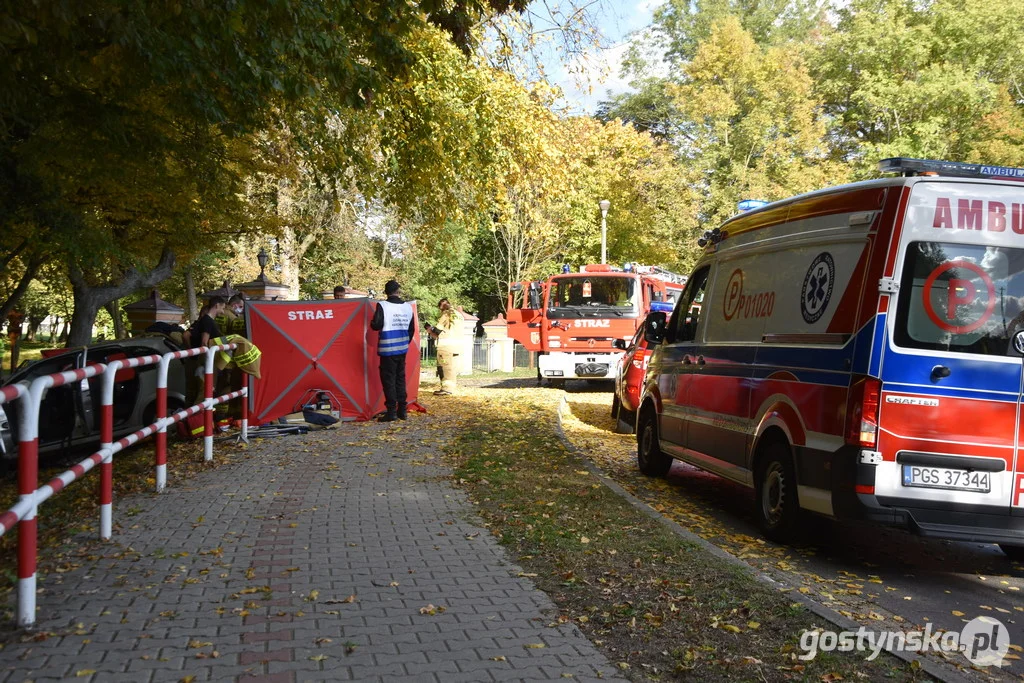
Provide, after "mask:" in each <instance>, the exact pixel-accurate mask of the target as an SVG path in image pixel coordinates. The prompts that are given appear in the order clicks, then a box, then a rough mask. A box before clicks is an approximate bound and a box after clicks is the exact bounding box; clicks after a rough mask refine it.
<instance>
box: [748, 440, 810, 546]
mask: <svg viewBox="0 0 1024 683" xmlns="http://www.w3.org/2000/svg"><path fill="white" fill-rule="evenodd" d="M756 481H757V488H756V495H755V507H756V514H757V523H758V526H760V527H761V532H762V533H763V534H764V535H765V536H766V537H768V538H769V539H771V540H773V541H779V542H787V541H791V540H793V539H794V538H795V537H796V534H797V530H798V528H799V525H800V502H799V501H798V500H797V494H796V472H795V470H794V469H793V460H792V457H791V456H790V452H789V448H788V447H787V446H786V444H784V443H780V442H778V441H776V442H773V443H770V444H768V445H767V446H766V447H765V450H764V454H763V455H762V456H761V460H760V464H759V466H758V468H757V480H756Z"/></svg>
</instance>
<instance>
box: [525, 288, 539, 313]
mask: <svg viewBox="0 0 1024 683" xmlns="http://www.w3.org/2000/svg"><path fill="white" fill-rule="evenodd" d="M527 298H528V299H529V301H530V308H532V309H534V310H537V309H538V308H540V285H539V284H538V283H536V282H531V283H530V291H529V292H528V294H527Z"/></svg>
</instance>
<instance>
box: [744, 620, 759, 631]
mask: <svg viewBox="0 0 1024 683" xmlns="http://www.w3.org/2000/svg"><path fill="white" fill-rule="evenodd" d="M747 628H749V629H751V630H752V631H756V630H757V629H759V628H761V624H760V623H759V622H756V621H748V622H747Z"/></svg>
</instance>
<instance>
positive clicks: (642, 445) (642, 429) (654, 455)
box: [636, 407, 672, 477]
mask: <svg viewBox="0 0 1024 683" xmlns="http://www.w3.org/2000/svg"><path fill="white" fill-rule="evenodd" d="M636 464H637V466H638V467H639V468H640V471H641V472H643V473H644V474H646V475H647V476H649V477H664V476H665V475H666V474H668V471H669V469H670V468H671V467H672V458H671V456H669V455H667V454H666V453H665V452H664V451H662V450H661V445H660V444H659V443H658V416H657V415H656V414H655V412H654V411H653V410H652V409H651V408H650V407H647V408H645V409H644V411H643V412H642V413H640V422H639V424H638V425H637V429H636Z"/></svg>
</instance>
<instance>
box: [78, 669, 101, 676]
mask: <svg viewBox="0 0 1024 683" xmlns="http://www.w3.org/2000/svg"><path fill="white" fill-rule="evenodd" d="M94 673H96V669H79V670H78V671H76V672H75V676H77V677H78V678H84V677H86V676H92V675H93V674H94Z"/></svg>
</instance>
